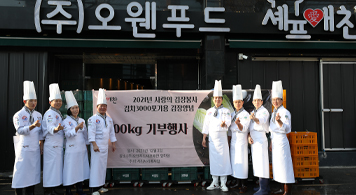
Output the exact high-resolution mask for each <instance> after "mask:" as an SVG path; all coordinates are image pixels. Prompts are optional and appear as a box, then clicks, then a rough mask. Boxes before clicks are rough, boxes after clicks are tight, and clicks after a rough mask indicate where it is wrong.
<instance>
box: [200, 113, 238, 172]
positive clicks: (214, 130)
mask: <svg viewBox="0 0 356 195" xmlns="http://www.w3.org/2000/svg"><path fill="white" fill-rule="evenodd" d="M214 112H215V108H214V107H213V108H210V109H208V110H207V112H206V116H205V119H204V125H203V134H208V135H209V162H210V174H211V175H214V176H226V175H231V173H232V171H231V164H230V155H229V145H228V140H227V131H228V128H229V126H230V124H231V114H230V110H229V109H227V108H220V109H218V114H217V116H216V117H214V115H213V114H214ZM222 121H225V124H226V125H227V127H221V126H220V125H221V123H222Z"/></svg>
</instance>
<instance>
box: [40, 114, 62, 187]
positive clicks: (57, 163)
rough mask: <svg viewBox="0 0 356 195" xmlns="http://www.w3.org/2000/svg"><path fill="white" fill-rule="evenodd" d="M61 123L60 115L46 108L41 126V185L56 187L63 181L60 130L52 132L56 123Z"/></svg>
mask: <svg viewBox="0 0 356 195" xmlns="http://www.w3.org/2000/svg"><path fill="white" fill-rule="evenodd" d="M59 123H61V125H62V126H63V124H62V118H61V115H60V114H58V113H57V112H56V111H54V110H51V109H48V110H47V112H46V113H45V114H44V116H43V121H42V125H43V126H42V128H43V136H44V137H45V142H44V148H43V187H45V188H48V187H56V186H59V185H61V184H62V182H63V142H64V133H63V131H62V130H60V131H58V132H57V133H54V129H55V128H56V127H57V126H58V124H59Z"/></svg>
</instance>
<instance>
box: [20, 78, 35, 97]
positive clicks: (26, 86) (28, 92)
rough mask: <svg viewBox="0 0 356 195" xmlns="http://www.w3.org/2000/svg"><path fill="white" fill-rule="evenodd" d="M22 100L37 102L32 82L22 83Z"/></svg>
mask: <svg viewBox="0 0 356 195" xmlns="http://www.w3.org/2000/svg"><path fill="white" fill-rule="evenodd" d="M23 100H37V96H36V90H35V84H34V83H33V82H32V81H24V82H23Z"/></svg>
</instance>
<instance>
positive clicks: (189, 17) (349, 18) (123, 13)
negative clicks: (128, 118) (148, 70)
mask: <svg viewBox="0 0 356 195" xmlns="http://www.w3.org/2000/svg"><path fill="white" fill-rule="evenodd" d="M266 2H267V3H266V5H265V7H263V8H264V9H266V10H267V11H266V12H264V11H262V12H249V13H240V12H237V11H236V12H234V10H230V11H228V12H225V8H224V7H205V8H201V9H204V10H203V12H202V11H196V10H190V9H189V5H167V7H165V8H162V7H159V8H160V9H159V10H157V7H158V5H157V4H156V2H155V1H146V2H145V3H142V4H141V3H139V2H136V1H132V2H127V5H125V7H126V10H125V9H124V10H121V9H120V10H115V9H114V6H113V5H111V4H110V3H102V4H99V5H97V6H96V7H95V6H94V8H92V7H90V8H87V7H88V6H85V3H83V1H82V0H76V1H69V0H62V1H54V0H53V1H51V0H48V1H45V0H37V1H36V4H35V9H34V10H35V11H34V23H35V27H36V31H37V32H38V33H42V32H43V30H42V29H45V30H50V31H53V32H54V29H53V27H54V26H55V27H56V29H55V32H56V34H62V33H63V31H64V30H63V29H65V30H66V31H74V30H73V29H76V30H75V31H76V33H78V34H80V33H82V32H83V31H86V32H88V31H90V32H95V31H106V32H107V31H111V32H118V33H117V35H118V36H120V35H121V34H123V32H129V33H130V34H131V33H132V37H134V38H146V39H147V38H148V39H154V38H156V37H157V36H158V35H157V34H158V33H162V32H163V33H166V34H168V33H169V35H168V36H170V35H172V36H175V37H177V38H180V37H182V34H183V33H187V34H189V33H197V32H200V33H205V32H218V33H219V32H220V33H229V34H236V33H237V34H246V35H247V34H253V33H256V34H263V35H275V34H278V35H281V36H282V37H284V36H285V37H286V39H299V40H309V39H318V38H319V37H315V35H317V36H319V35H330V34H331V33H332V34H339V35H341V34H342V37H343V38H344V39H346V40H356V32H355V33H353V32H350V30H351V29H354V24H353V22H355V19H354V17H353V16H354V13H353V10H348V9H347V8H346V7H348V8H349V6H350V3H347V5H346V6H345V5H340V6H339V9H338V10H336V11H335V7H334V5H327V4H328V2H325V3H320V4H317V5H315V4H312V3H310V2H308V4H307V2H304V0H296V1H294V5H293V8H294V9H292V10H293V11H292V12H291V13H290V9H291V6H292V5H291V4H289V5H288V4H287V3H284V2H279V3H280V4H279V5H277V2H276V1H275V0H266ZM282 3H284V4H282ZM303 3H304V4H307V5H306V6H304V7H305V8H303V6H302V5H303ZM335 4H336V1H335ZM41 5H42V7H41ZM309 5H310V6H309ZM315 6H320V7H319V8H318V7H315ZM230 9H231V8H230ZM261 23H262V25H261ZM267 25H269V28H266V26H267ZM272 25H273V26H276V31H277V32H278V30H279V31H280V32H278V33H275V31H273V28H270V27H272ZM321 25H323V28H321ZM0 27H1V25H0ZM74 27H75V28H74ZM277 29H278V30H277ZM106 32H105V33H106ZM173 33H175V34H173ZM284 33H286V35H284ZM45 34H46V33H45ZM353 34H354V35H353ZM111 35H112V34H111ZM125 36H126V37H123V38H127V34H125ZM312 36H314V37H313V38H312ZM340 38H341V37H340Z"/></svg>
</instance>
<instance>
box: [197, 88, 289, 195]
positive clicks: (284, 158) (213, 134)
mask: <svg viewBox="0 0 356 195" xmlns="http://www.w3.org/2000/svg"><path fill="white" fill-rule="evenodd" d="M243 100H244V98H243V91H242V87H241V85H234V86H233V104H234V107H235V111H234V112H233V113H230V110H229V109H227V108H224V106H223V105H222V101H223V95H222V87H221V81H215V86H214V93H213V102H214V105H215V106H214V107H212V108H210V109H208V110H207V112H206V116H205V119H204V126H203V141H202V145H203V147H207V143H206V142H207V140H206V137H207V136H208V135H209V161H210V174H211V175H212V178H213V182H212V183H211V185H210V186H208V187H207V188H206V189H207V190H214V189H221V190H222V191H225V192H226V191H228V190H229V188H228V187H227V186H226V181H227V176H229V175H231V176H232V177H234V178H236V179H237V182H236V184H235V185H233V186H230V188H231V189H239V193H245V192H246V191H247V186H246V180H247V178H248V143H249V144H251V156H252V165H253V174H254V176H255V177H258V178H259V188H256V189H255V190H256V193H255V195H266V194H269V193H270V192H271V190H270V187H269V177H270V171H269V168H270V167H269V155H268V150H270V151H271V152H272V167H273V179H274V180H275V181H277V182H279V183H280V184H281V186H280V188H278V189H277V190H276V191H273V192H271V193H272V194H284V195H287V194H291V185H292V184H293V183H295V180H294V172H293V163H292V158H291V152H290V146H289V141H288V138H287V134H288V133H290V132H291V114H290V112H289V111H288V110H287V109H286V108H284V107H283V87H282V81H274V82H273V83H272V105H273V107H274V110H273V113H272V116H271V117H270V114H269V112H268V110H267V109H266V108H265V107H264V106H263V99H262V94H261V87H260V85H256V88H255V90H254V94H253V100H252V103H253V105H254V110H253V111H252V112H251V113H250V114H249V113H248V112H247V111H246V110H245V109H244V107H243V104H244V101H243ZM269 132H270V133H271V135H270V138H271V142H270V145H269V144H268V143H269V142H268V139H267V136H266V133H269ZM219 177H220V184H219Z"/></svg>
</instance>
